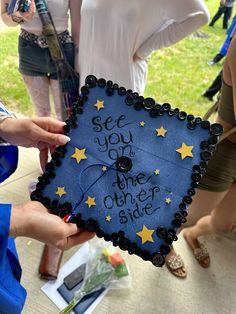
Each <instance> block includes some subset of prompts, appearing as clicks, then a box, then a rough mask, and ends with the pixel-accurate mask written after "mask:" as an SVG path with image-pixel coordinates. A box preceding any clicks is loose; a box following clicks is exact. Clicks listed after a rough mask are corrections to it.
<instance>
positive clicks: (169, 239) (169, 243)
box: [165, 236, 173, 245]
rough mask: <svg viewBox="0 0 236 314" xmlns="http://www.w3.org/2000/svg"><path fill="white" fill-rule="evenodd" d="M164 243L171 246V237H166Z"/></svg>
mask: <svg viewBox="0 0 236 314" xmlns="http://www.w3.org/2000/svg"><path fill="white" fill-rule="evenodd" d="M165 242H166V243H167V244H168V245H171V244H172V242H173V239H172V237H171V236H167V237H165Z"/></svg>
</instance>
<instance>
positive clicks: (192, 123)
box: [187, 121, 197, 130]
mask: <svg viewBox="0 0 236 314" xmlns="http://www.w3.org/2000/svg"><path fill="white" fill-rule="evenodd" d="M196 126H197V124H196V123H195V121H190V122H189V123H188V124H187V128H188V129H189V130H194V129H196Z"/></svg>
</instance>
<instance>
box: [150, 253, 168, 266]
mask: <svg viewBox="0 0 236 314" xmlns="http://www.w3.org/2000/svg"><path fill="white" fill-rule="evenodd" d="M151 260H152V264H153V265H154V266H156V267H162V266H163V265H164V264H165V258H164V256H163V255H161V254H160V253H155V254H153V255H152V258H151Z"/></svg>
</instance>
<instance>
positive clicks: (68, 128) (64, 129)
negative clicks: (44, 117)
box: [63, 124, 70, 134]
mask: <svg viewBox="0 0 236 314" xmlns="http://www.w3.org/2000/svg"><path fill="white" fill-rule="evenodd" d="M63 131H64V133H65V134H67V133H69V132H70V126H69V124H66V125H64V126H63Z"/></svg>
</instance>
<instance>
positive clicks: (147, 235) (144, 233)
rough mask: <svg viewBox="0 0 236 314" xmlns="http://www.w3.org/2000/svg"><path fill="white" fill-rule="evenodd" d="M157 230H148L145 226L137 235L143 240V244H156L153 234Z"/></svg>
mask: <svg viewBox="0 0 236 314" xmlns="http://www.w3.org/2000/svg"><path fill="white" fill-rule="evenodd" d="M154 231H155V230H151V229H148V228H147V227H146V226H145V225H143V229H142V230H141V231H139V232H137V233H136V234H137V235H138V236H139V237H140V238H141V239H142V244H144V243H146V242H148V241H149V242H154V240H153V238H152V234H153V232H154Z"/></svg>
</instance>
